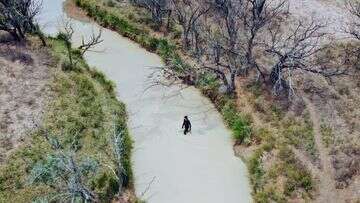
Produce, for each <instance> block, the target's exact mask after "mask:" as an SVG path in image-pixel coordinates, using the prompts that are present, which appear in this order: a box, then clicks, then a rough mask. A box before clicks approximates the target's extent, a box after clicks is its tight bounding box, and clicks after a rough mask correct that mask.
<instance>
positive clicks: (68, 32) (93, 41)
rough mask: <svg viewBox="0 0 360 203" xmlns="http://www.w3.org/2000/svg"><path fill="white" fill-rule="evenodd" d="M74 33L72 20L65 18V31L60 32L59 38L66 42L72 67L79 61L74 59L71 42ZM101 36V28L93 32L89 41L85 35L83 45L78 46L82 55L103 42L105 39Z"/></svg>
mask: <svg viewBox="0 0 360 203" xmlns="http://www.w3.org/2000/svg"><path fill="white" fill-rule="evenodd" d="M74 33H75V31H74V28H73V26H72V23H71V21H69V20H64V21H63V31H62V32H60V33H59V35H58V38H60V39H62V40H63V41H64V42H65V46H66V50H67V54H68V58H69V63H70V64H69V65H70V66H71V67H70V68H73V67H75V66H76V64H77V61H75V60H74V56H73V47H72V43H71V40H72V38H73V35H74ZM101 36H102V30H101V29H100V30H99V32H98V34H95V32H92V33H91V36H90V38H89V39H88V41H85V39H84V37H82V41H81V45H80V46H79V47H77V50H79V52H80V54H81V56H83V55H84V54H85V53H86V52H87V51H89V50H91V49H92V48H93V47H94V46H96V45H98V44H100V43H102V42H103V40H102V39H101Z"/></svg>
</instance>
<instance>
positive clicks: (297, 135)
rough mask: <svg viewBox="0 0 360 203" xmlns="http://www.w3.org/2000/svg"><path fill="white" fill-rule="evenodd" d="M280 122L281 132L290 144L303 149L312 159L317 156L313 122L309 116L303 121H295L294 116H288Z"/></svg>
mask: <svg viewBox="0 0 360 203" xmlns="http://www.w3.org/2000/svg"><path fill="white" fill-rule="evenodd" d="M305 117H306V116H305ZM281 124H282V126H283V132H282V134H283V135H284V136H285V137H286V138H287V139H288V141H289V143H290V144H291V145H294V146H295V147H296V148H299V149H303V150H305V151H306V153H307V154H308V155H309V157H310V158H312V159H313V160H316V159H317V158H318V151H317V150H316V146H315V138H314V131H313V124H312V123H311V121H310V119H309V118H307V117H306V118H305V120H304V121H297V120H295V119H294V118H289V119H286V120H284V121H282V122H281Z"/></svg>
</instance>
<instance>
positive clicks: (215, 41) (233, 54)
mask: <svg viewBox="0 0 360 203" xmlns="http://www.w3.org/2000/svg"><path fill="white" fill-rule="evenodd" d="M243 6H244V1H243V0H224V1H216V2H215V3H213V4H212V7H213V8H214V12H215V14H214V17H213V21H212V22H209V23H208V25H207V32H206V36H205V37H206V39H205V41H207V42H208V43H207V47H206V48H205V49H206V52H205V53H204V55H205V57H203V59H202V63H201V67H202V68H203V69H204V70H207V71H210V72H213V73H214V74H216V75H217V76H218V77H219V78H220V79H221V80H222V82H223V84H224V85H225V86H226V89H227V90H226V91H227V93H228V94H233V93H234V91H235V78H236V75H237V73H238V72H239V71H240V70H241V69H242V67H243V65H244V55H243V52H242V51H241V49H242V48H241V46H242V45H241V43H240V37H241V33H242V23H241V22H242V21H241V19H242V16H243V15H244V13H243V12H244V10H243Z"/></svg>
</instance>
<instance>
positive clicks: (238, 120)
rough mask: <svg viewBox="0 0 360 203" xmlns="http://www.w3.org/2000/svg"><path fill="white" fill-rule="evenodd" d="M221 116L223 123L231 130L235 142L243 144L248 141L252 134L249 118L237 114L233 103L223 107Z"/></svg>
mask: <svg viewBox="0 0 360 203" xmlns="http://www.w3.org/2000/svg"><path fill="white" fill-rule="evenodd" d="M222 115H223V116H224V120H225V122H226V123H227V124H228V126H229V127H230V128H231V130H233V136H234V138H235V140H237V141H239V142H240V143H243V142H244V141H245V140H246V139H250V137H251V134H252V129H251V119H250V118H249V116H245V115H242V114H240V113H238V112H237V109H236V106H235V104H234V103H233V102H228V103H227V104H226V105H225V106H224V108H223V109H222Z"/></svg>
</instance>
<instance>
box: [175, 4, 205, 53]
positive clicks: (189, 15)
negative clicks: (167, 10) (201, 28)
mask: <svg viewBox="0 0 360 203" xmlns="http://www.w3.org/2000/svg"><path fill="white" fill-rule="evenodd" d="M171 3H172V9H173V13H174V15H175V19H176V21H177V22H178V23H179V24H180V25H181V27H182V29H183V34H182V36H183V45H184V48H185V49H186V50H187V49H189V48H190V42H191V40H190V34H191V33H194V34H197V33H196V32H197V30H196V28H197V26H196V25H197V21H198V20H199V18H200V17H201V16H202V15H204V14H206V13H207V12H208V11H209V10H210V5H206V4H202V2H199V1H189V0H171Z"/></svg>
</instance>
